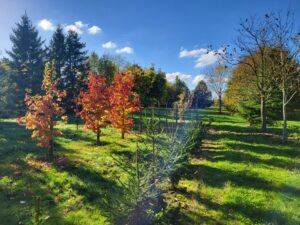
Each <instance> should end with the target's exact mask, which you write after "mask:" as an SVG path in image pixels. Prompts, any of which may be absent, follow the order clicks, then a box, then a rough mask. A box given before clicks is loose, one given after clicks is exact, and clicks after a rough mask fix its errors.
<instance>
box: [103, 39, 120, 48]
mask: <svg viewBox="0 0 300 225" xmlns="http://www.w3.org/2000/svg"><path fill="white" fill-rule="evenodd" d="M102 47H103V48H116V47H117V44H116V43H114V42H112V41H108V42H106V43H104V44H102Z"/></svg>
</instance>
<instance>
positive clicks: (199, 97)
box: [192, 80, 212, 108]
mask: <svg viewBox="0 0 300 225" xmlns="http://www.w3.org/2000/svg"><path fill="white" fill-rule="evenodd" d="M211 98H212V96H211V92H210V91H209V90H208V88H207V85H206V83H205V82H204V81H203V80H201V81H199V83H198V84H197V86H196V88H195V90H194V91H193V99H192V107H193V108H206V107H209V106H210V105H211V101H212V100H211Z"/></svg>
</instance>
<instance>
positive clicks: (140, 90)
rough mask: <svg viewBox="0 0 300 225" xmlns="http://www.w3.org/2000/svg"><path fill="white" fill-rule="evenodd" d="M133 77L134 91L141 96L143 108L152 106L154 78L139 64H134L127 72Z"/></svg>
mask: <svg viewBox="0 0 300 225" xmlns="http://www.w3.org/2000/svg"><path fill="white" fill-rule="evenodd" d="M126 72H127V73H130V74H131V75H132V76H133V81H134V87H133V91H134V92H136V93H137V94H138V95H139V96H140V101H141V104H142V106H144V107H146V106H149V105H150V102H151V99H150V90H151V87H152V77H151V76H148V74H147V73H145V70H144V69H143V68H142V67H140V66H139V65H138V64H132V65H131V66H130V67H128V68H127V70H126Z"/></svg>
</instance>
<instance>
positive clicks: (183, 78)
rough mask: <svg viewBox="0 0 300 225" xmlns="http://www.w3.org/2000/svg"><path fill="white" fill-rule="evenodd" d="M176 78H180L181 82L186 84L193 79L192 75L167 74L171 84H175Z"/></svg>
mask: <svg viewBox="0 0 300 225" xmlns="http://www.w3.org/2000/svg"><path fill="white" fill-rule="evenodd" d="M176 77H178V78H179V79H180V80H182V81H185V82H186V81H188V80H189V79H190V78H191V77H192V75H189V74H184V73H180V72H174V73H167V74H166V78H167V80H168V81H170V82H174V81H175V79H176Z"/></svg>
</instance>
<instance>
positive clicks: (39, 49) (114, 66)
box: [0, 14, 211, 116]
mask: <svg viewBox="0 0 300 225" xmlns="http://www.w3.org/2000/svg"><path fill="white" fill-rule="evenodd" d="M10 39H11V41H12V49H11V50H10V51H7V55H8V56H9V58H3V59H2V60H1V63H0V80H1V90H0V94H1V95H0V116H12V115H21V114H24V112H25V102H24V97H25V95H26V93H27V94H30V95H35V94H43V93H44V92H45V91H44V90H42V89H41V85H42V80H43V70H44V65H45V63H46V62H49V63H50V65H49V66H50V67H51V69H52V70H53V80H55V81H56V82H57V88H58V90H61V91H63V90H65V91H66V96H65V97H64V98H63V99H62V102H61V105H62V106H63V108H64V109H65V110H66V111H67V113H73V112H74V111H75V112H78V111H79V109H78V104H77V103H78V97H79V95H80V92H81V91H82V90H86V88H87V86H86V81H87V78H88V74H89V73H94V74H103V76H104V77H105V79H106V82H107V84H111V83H112V81H113V77H114V75H115V74H117V73H130V74H131V75H132V76H133V82H134V89H133V90H134V91H135V92H136V93H137V94H139V95H140V101H141V105H142V106H143V107H149V106H158V107H162V106H163V107H173V106H176V107H180V108H184V107H190V106H191V107H206V106H209V105H210V102H211V93H210V91H209V90H208V89H207V87H206V84H205V83H204V82H203V81H202V82H201V83H199V84H198V85H197V87H196V89H195V90H194V91H193V92H190V90H189V89H188V87H187V85H186V84H185V83H184V82H183V81H182V80H180V79H179V78H178V77H177V78H176V80H175V83H170V82H169V81H167V79H166V75H165V73H164V72H163V71H161V70H156V69H155V67H154V66H153V65H152V66H151V67H150V68H142V67H140V66H139V65H138V64H132V65H130V64H129V63H128V62H126V60H124V59H123V58H121V57H120V56H113V55H107V54H104V55H103V56H101V57H99V56H98V55H97V54H96V53H95V52H92V53H91V54H90V56H89V57H88V56H87V51H86V50H85V43H83V42H82V41H81V40H80V36H79V35H78V34H77V33H76V32H73V31H69V32H67V34H65V32H64V29H63V28H62V27H61V26H59V25H58V26H57V29H56V30H55V32H54V33H53V36H52V38H51V40H50V43H49V45H48V46H46V47H45V42H44V41H43V40H42V39H41V38H40V36H39V34H38V31H37V29H36V28H35V26H34V25H33V24H32V22H31V21H30V19H29V17H28V16H27V15H26V14H25V15H23V16H22V18H21V21H20V22H19V23H17V24H16V27H15V28H14V29H13V31H12V34H11V35H10ZM186 100H188V104H187V103H186Z"/></svg>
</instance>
